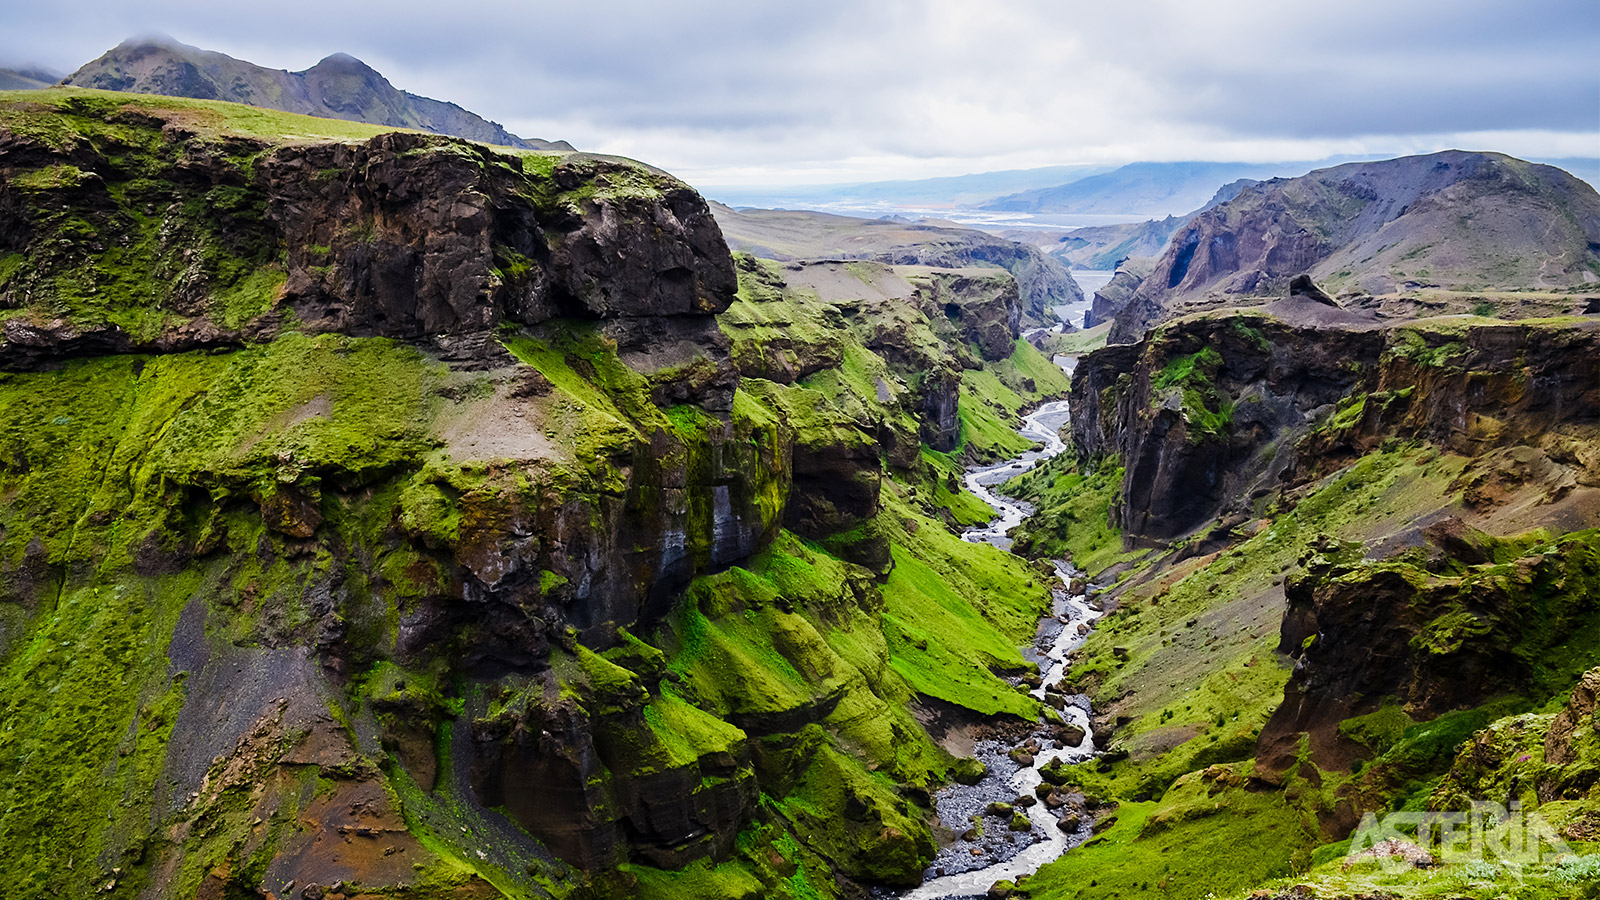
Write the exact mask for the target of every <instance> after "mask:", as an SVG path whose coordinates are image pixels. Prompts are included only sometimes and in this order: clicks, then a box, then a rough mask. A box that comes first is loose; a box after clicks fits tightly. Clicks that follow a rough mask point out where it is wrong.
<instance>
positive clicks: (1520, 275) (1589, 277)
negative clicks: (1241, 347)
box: [1112, 150, 1600, 343]
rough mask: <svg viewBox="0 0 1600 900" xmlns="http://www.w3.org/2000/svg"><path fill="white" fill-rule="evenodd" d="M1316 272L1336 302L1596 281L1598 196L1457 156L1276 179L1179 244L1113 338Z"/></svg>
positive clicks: (1200, 220)
mask: <svg viewBox="0 0 1600 900" xmlns="http://www.w3.org/2000/svg"><path fill="white" fill-rule="evenodd" d="M1307 273H1309V274H1310V275H1311V276H1312V277H1313V278H1314V279H1315V280H1316V281H1317V282H1318V283H1320V284H1323V285H1324V286H1326V287H1327V288H1328V290H1329V291H1330V292H1333V293H1341V292H1345V291H1351V292H1359V293H1365V294H1390V293H1394V292H1396V291H1400V290H1406V291H1418V290H1427V289H1442V290H1453V291H1493V290H1521V289H1536V288H1545V289H1551V288H1567V287H1572V286H1575V285H1586V284H1591V283H1595V282H1597V281H1600V195H1597V194H1596V193H1595V190H1594V188H1592V187H1590V186H1589V185H1588V184H1586V183H1585V182H1583V181H1580V180H1579V179H1577V178H1574V177H1573V176H1571V175H1569V174H1568V173H1566V172H1563V171H1561V170H1560V169H1555V168H1552V167H1549V166H1540V165H1535V164H1532V163H1526V162H1523V161H1521V160H1517V159H1513V158H1511V157H1509V156H1504V155H1502V154H1496V153H1466V152H1461V151H1454V150H1452V151H1445V152H1443V153H1433V154H1428V155H1425V156H1411V157H1404V158H1401V159H1392V160H1385V161H1382V162H1372V163H1351V164H1348V165H1343V166H1335V167H1333V168H1331V169H1321V170H1318V171H1316V172H1312V173H1311V174H1309V175H1306V176H1304V177H1301V178H1291V179H1273V180H1271V181H1268V182H1264V183H1262V184H1259V185H1255V186H1252V187H1249V188H1246V189H1245V190H1243V191H1241V192H1240V194H1239V195H1238V196H1237V197H1235V198H1234V199H1233V200H1231V201H1229V202H1227V203H1223V204H1221V205H1220V206H1217V207H1215V208H1213V209H1211V210H1209V211H1206V212H1202V213H1201V214H1199V215H1198V216H1196V217H1195V218H1194V219H1193V220H1191V221H1190V222H1189V223H1188V224H1187V225H1185V226H1184V227H1183V228H1182V229H1180V230H1179V231H1178V232H1176V233H1175V234H1173V236H1172V239H1171V242H1170V243H1169V244H1168V246H1167V249H1166V251H1165V252H1164V253H1163V254H1162V256H1161V258H1160V260H1159V261H1158V262H1157V264H1156V267H1155V270H1154V271H1153V272H1152V273H1151V275H1150V277H1149V278H1147V279H1146V280H1145V281H1144V282H1143V284H1142V285H1141V286H1140V288H1139V290H1138V292H1137V294H1136V295H1135V297H1134V299H1133V300H1132V302H1130V304H1129V305H1128V306H1127V308H1126V310H1125V311H1124V312H1123V313H1121V314H1119V315H1118V319H1117V325H1116V326H1115V327H1114V328H1113V330H1112V341H1113V342H1115V343H1128V342H1130V341H1133V340H1136V339H1137V338H1138V337H1139V336H1140V335H1141V334H1142V333H1143V331H1144V329H1146V328H1148V327H1150V326H1151V325H1153V324H1155V323H1157V322H1160V321H1163V320H1164V319H1165V318H1168V317H1170V316H1171V315H1173V314H1174V313H1175V312H1178V311H1181V310H1183V309H1188V308H1202V307H1205V306H1208V305H1209V306H1216V305H1223V304H1230V303H1236V302H1238V301H1239V300H1240V299H1241V298H1249V297H1262V296H1267V297H1270V296H1277V295H1279V294H1281V293H1282V291H1283V288H1284V286H1285V285H1286V284H1287V282H1288V281H1289V280H1290V279H1291V278H1294V277H1295V276H1298V275H1302V274H1307Z"/></svg>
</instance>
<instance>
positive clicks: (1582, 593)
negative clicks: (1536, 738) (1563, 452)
mask: <svg viewBox="0 0 1600 900" xmlns="http://www.w3.org/2000/svg"><path fill="white" fill-rule="evenodd" d="M1457 525H1458V526H1459V523H1457ZM1430 533H1431V534H1434V535H1435V537H1434V539H1435V541H1436V542H1437V543H1436V544H1435V548H1436V549H1435V550H1434V554H1435V555H1434V557H1433V559H1432V560H1431V562H1430V563H1429V564H1428V565H1427V566H1426V567H1424V566H1419V565H1417V564H1415V563H1413V562H1408V561H1402V560H1384V561H1377V562H1373V561H1368V560H1364V559H1362V553H1361V548H1360V547H1359V546H1358V545H1352V546H1349V547H1346V546H1342V545H1340V544H1339V543H1338V542H1336V541H1332V540H1329V539H1324V540H1322V541H1321V542H1319V543H1318V544H1316V545H1314V546H1313V547H1312V548H1311V549H1312V552H1311V553H1310V554H1308V556H1307V558H1306V559H1305V560H1304V561H1303V568H1302V570H1301V572H1300V573H1299V574H1297V575H1295V576H1294V577H1292V578H1291V579H1289V581H1288V582H1287V584H1286V586H1285V592H1286V594H1287V595H1288V600H1289V609H1288V612H1287V613H1286V614H1285V617H1284V627H1283V633H1282V642H1281V644H1280V650H1282V651H1286V652H1289V653H1290V654H1292V655H1294V656H1295V657H1297V658H1298V659H1299V662H1298V663H1297V665H1296V666H1295V671H1294V674H1293V676H1292V677H1291V678H1290V680H1289V684H1288V686H1287V687H1286V688H1285V689H1284V703H1283V705H1282V706H1280V707H1279V708H1278V710H1277V712H1276V713H1274V715H1273V717H1272V719H1271V721H1269V722H1268V723H1267V725H1266V726H1265V728H1264V729H1263V730H1262V733H1261V739H1260V743H1259V746H1258V757H1257V758H1258V759H1259V760H1260V761H1261V762H1262V763H1263V764H1264V765H1266V766H1268V767H1270V768H1274V769H1278V770H1282V769H1285V768H1288V767H1290V766H1292V765H1294V764H1295V763H1296V758H1297V756H1296V755H1297V752H1298V745H1299V741H1300V736H1301V735H1302V734H1308V735H1309V736H1310V742H1311V743H1310V746H1311V752H1312V758H1313V759H1314V760H1315V761H1316V762H1317V764H1318V765H1320V766H1322V767H1323V768H1325V769H1328V768H1344V767H1346V766H1347V765H1348V764H1349V762H1350V761H1351V760H1352V759H1355V758H1360V757H1362V756H1364V755H1365V754H1364V753H1363V751H1362V750H1361V748H1360V747H1359V746H1358V745H1357V744H1355V743H1354V742H1353V741H1351V740H1350V739H1349V738H1347V737H1344V736H1343V735H1341V733H1340V730H1339V725H1340V723H1342V722H1344V721H1345V720H1347V719H1350V718H1352V717H1355V716H1359V715H1364V714H1367V713H1371V712H1373V711H1375V710H1377V709H1378V708H1379V706H1380V705H1381V704H1383V703H1385V702H1388V703H1398V704H1400V705H1401V707H1402V708H1403V709H1404V710H1405V712H1406V713H1407V714H1408V715H1410V716H1411V717H1412V718H1413V719H1415V720H1417V721H1428V720H1431V719H1434V718H1436V717H1438V716H1439V715H1440V714H1442V713H1445V712H1448V711H1451V710H1457V709H1468V708H1472V707H1476V706H1479V705H1481V704H1483V703H1484V702H1485V701H1486V700H1488V699H1489V698H1491V697H1495V696H1499V695H1501V694H1505V693H1521V692H1529V691H1532V690H1535V682H1536V681H1538V680H1541V679H1548V678H1549V677H1550V674H1549V673H1548V670H1547V663H1546V662H1545V659H1546V654H1549V653H1554V652H1557V650H1558V648H1559V645H1560V644H1561V643H1562V642H1564V641H1565V640H1566V636H1567V633H1568V630H1569V629H1572V628H1575V627H1578V626H1579V625H1580V624H1583V623H1587V622H1588V621H1589V612H1588V610H1589V609H1590V608H1591V607H1592V605H1593V604H1594V602H1595V600H1596V599H1597V598H1600V594H1597V591H1600V546H1597V544H1596V541H1595V534H1594V532H1579V533H1576V534H1572V535H1568V536H1565V537H1563V538H1560V539H1557V540H1555V541H1552V542H1550V543H1549V544H1548V545H1546V546H1544V547H1540V546H1535V542H1536V541H1537V540H1538V539H1537V538H1535V539H1533V540H1529V541H1526V542H1521V543H1519V542H1504V541H1496V540H1495V539H1492V538H1488V537H1487V536H1484V535H1472V534H1470V532H1467V533H1465V538H1464V539H1463V537H1462V534H1463V532H1462V531H1461V529H1460V528H1459V527H1458V528H1457V529H1456V530H1455V531H1454V532H1452V531H1450V530H1449V529H1444V530H1442V531H1435V532H1430ZM1449 535H1455V537H1454V538H1453V539H1451V538H1450V537H1448V536H1449ZM1463 547H1464V548H1467V552H1466V553H1465V554H1464V555H1465V556H1466V557H1467V559H1466V560H1463V559H1460V558H1457V557H1455V556H1452V555H1451V551H1452V550H1459V549H1461V548H1463ZM1546 551H1548V552H1546ZM1485 557H1488V559H1485ZM1580 691H1581V687H1580ZM1574 699H1575V701H1577V702H1580V703H1581V702H1582V697H1581V696H1577V695H1575V697H1574ZM1575 721H1576V720H1575ZM1571 731H1572V728H1570V727H1569V728H1566V729H1565V731H1564V732H1563V733H1564V734H1570V733H1571ZM1562 740H1563V739H1561V738H1556V739H1554V741H1555V743H1556V744H1558V745H1560V746H1557V747H1556V748H1555V749H1556V755H1557V756H1558V757H1559V756H1560V755H1561V753H1562V752H1563V750H1562V747H1563V746H1565V745H1564V744H1563V743H1562Z"/></svg>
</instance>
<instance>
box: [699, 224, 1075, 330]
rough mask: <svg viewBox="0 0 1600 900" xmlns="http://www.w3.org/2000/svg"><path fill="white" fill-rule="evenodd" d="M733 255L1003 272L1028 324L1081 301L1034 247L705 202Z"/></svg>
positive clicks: (947, 229)
mask: <svg viewBox="0 0 1600 900" xmlns="http://www.w3.org/2000/svg"><path fill="white" fill-rule="evenodd" d="M711 208H712V211H713V212H714V213H715V214H716V216H717V223H718V224H719V225H720V226H721V227H722V231H723V234H725V235H726V236H727V238H728V242H729V244H730V245H731V246H732V247H734V249H736V250H742V251H745V252H748V253H753V254H755V255H756V256H761V257H765V258H768V259H776V260H779V261H786V260H794V259H870V260H875V261H877V262H884V263H890V264H894V265H922V266H937V267H941V268H963V267H984V268H1001V269H1005V270H1006V271H1008V272H1010V273H1011V275H1012V277H1014V278H1015V279H1016V281H1017V287H1018V289H1019V290H1020V291H1021V295H1022V300H1023V304H1024V310H1025V312H1026V313H1027V314H1028V315H1029V317H1030V319H1032V320H1034V321H1045V320H1048V319H1051V318H1053V315H1052V314H1050V313H1049V312H1048V310H1049V307H1051V306H1056V305H1059V304H1066V303H1077V302H1081V301H1082V300H1083V291H1082V290H1081V289H1080V288H1079V287H1078V283H1077V282H1076V281H1073V280H1072V276H1071V275H1070V274H1069V273H1068V272H1067V269H1066V267H1065V266H1063V265H1062V264H1061V263H1060V262H1058V261H1056V260H1054V259H1051V258H1050V257H1048V256H1045V255H1044V254H1043V253H1041V252H1040V251H1039V250H1038V249H1036V248H1034V247H1032V246H1029V245H1027V244H1020V243H1017V242H1015V241H1009V240H1005V239H1004V238H998V237H994V236H993V235H989V234H985V233H984V232H981V231H975V230H972V229H968V228H957V227H951V226H943V225H928V224H908V223H906V222H903V221H896V220H891V219H858V218H854V217H851V216H835V215H830V214H828V213H818V212H805V211H800V210H779V209H743V210H735V209H731V208H729V207H726V206H723V205H721V204H717V203H713V204H711Z"/></svg>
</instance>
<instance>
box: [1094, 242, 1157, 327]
mask: <svg viewBox="0 0 1600 900" xmlns="http://www.w3.org/2000/svg"><path fill="white" fill-rule="evenodd" d="M1119 258H1120V257H1119ZM1155 263H1156V261H1155V259H1154V258H1152V257H1135V258H1132V259H1124V260H1122V263H1121V264H1120V265H1118V266H1117V267H1116V268H1117V270H1116V272H1115V274H1113V275H1112V276H1111V280H1110V281H1109V282H1107V283H1106V285H1105V287H1102V288H1101V289H1100V290H1098V291H1095V292H1094V303H1093V304H1091V305H1090V307H1089V311H1088V312H1086V313H1084V315H1083V327H1085V328H1093V327H1095V326H1096V325H1101V324H1104V323H1106V322H1110V321H1111V320H1112V319H1114V318H1116V315H1117V313H1119V312H1121V311H1122V309H1123V307H1125V306H1127V305H1128V304H1129V303H1130V302H1131V301H1132V300H1133V295H1134V293H1135V292H1137V291H1138V290H1139V285H1140V284H1141V283H1143V281H1144V280H1145V278H1146V277H1148V276H1149V275H1150V271H1151V270H1152V269H1153V268H1155Z"/></svg>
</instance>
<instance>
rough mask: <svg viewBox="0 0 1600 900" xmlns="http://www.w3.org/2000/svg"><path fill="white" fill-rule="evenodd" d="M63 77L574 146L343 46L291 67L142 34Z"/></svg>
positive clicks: (469, 135) (518, 142)
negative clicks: (393, 74)
mask: <svg viewBox="0 0 1600 900" xmlns="http://www.w3.org/2000/svg"><path fill="white" fill-rule="evenodd" d="M62 83H63V84H68V85H72V86H74V87H84V88H98V89H100V90H106V91H127V92H131V93H138V94H163V95H166V96H171V97H193V98H195V99H197V100H227V101H230V102H233V103H246V104H249V105H251V106H261V107H265V108H267V109H280V110H283V111H284V112H292V113H299V114H301V115H307V116H325V117H327V118H330V119H349V120H352V121H356V122H370V123H372V124H374V125H387V126H389V127H391V128H415V129H418V130H421V131H431V132H433V133H435V134H449V135H454V136H456V137H461V138H466V139H468V140H472V141H481V142H483V143H486V144H495V145H498V146H502V147H517V148H519V149H526V150H571V149H572V146H571V145H569V144H567V143H566V142H565V141H556V142H554V143H552V142H550V141H542V140H538V139H531V140H529V139H523V138H520V137H517V136H516V135H514V134H512V133H511V132H509V131H506V130H505V129H504V128H502V127H500V126H499V125H497V124H495V123H494V122H490V121H487V120H485V119H483V118H482V117H480V116H477V115H474V114H473V113H470V112H468V111H467V110H464V109H462V108H461V107H459V106H457V105H455V104H454V103H446V102H444V101H441V100H432V99H429V98H427V97H419V96H417V95H416V94H412V93H409V92H406V91H401V90H397V89H396V88H395V87H394V85H392V84H390V83H389V80H388V79H387V78H384V77H383V76H382V75H380V74H378V72H377V71H375V70H374V69H373V68H372V67H371V66H368V65H367V64H366V63H363V62H362V61H361V60H359V59H355V58H354V57H351V56H348V55H346V54H343V53H335V54H334V55H332V56H330V57H328V58H327V59H324V60H322V61H321V62H319V63H317V64H316V65H314V66H312V67H311V68H309V69H307V70H305V71H304V72H285V71H283V70H282V69H268V68H264V67H262V66H258V65H255V64H253V63H249V62H245V61H244V60H239V59H234V58H233V57H231V56H227V55H225V54H222V53H217V52H214V51H210V50H201V49H200V48H198V47H190V46H187V45H185V44H180V43H177V42H176V41H173V40H171V39H134V40H129V41H124V42H123V43H121V44H118V45H117V46H116V47H113V48H112V49H110V50H108V51H106V53H105V54H103V55H102V56H100V57H99V58H98V59H95V60H93V61H91V62H88V63H85V64H84V65H83V66H82V67H80V68H79V69H78V71H76V72H73V73H72V74H71V75H69V76H67V78H66V79H65V80H64V81H63V82H62ZM41 86H42V85H41Z"/></svg>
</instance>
